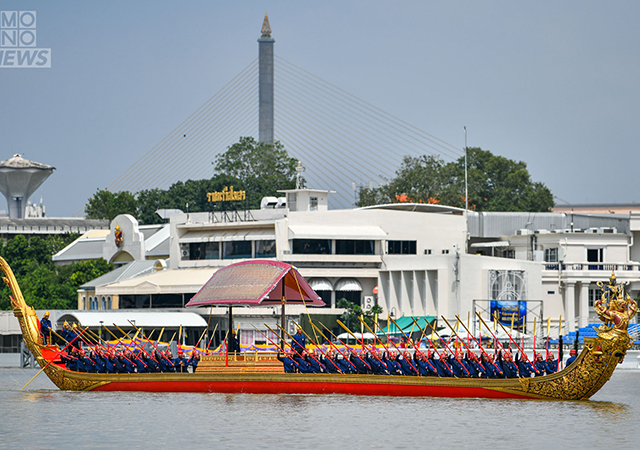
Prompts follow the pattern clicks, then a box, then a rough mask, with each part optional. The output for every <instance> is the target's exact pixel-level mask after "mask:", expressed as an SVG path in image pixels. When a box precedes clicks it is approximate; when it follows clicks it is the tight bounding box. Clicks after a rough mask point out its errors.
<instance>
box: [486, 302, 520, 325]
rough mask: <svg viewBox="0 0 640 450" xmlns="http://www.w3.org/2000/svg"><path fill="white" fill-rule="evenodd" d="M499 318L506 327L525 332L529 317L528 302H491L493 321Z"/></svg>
mask: <svg viewBox="0 0 640 450" xmlns="http://www.w3.org/2000/svg"><path fill="white" fill-rule="evenodd" d="M495 317H497V318H498V322H500V323H501V324H502V325H504V326H505V327H511V323H512V322H511V320H513V327H514V328H517V329H521V330H524V326H525V325H526V322H525V321H526V317H527V302H526V301H517V300H491V319H492V320H495Z"/></svg>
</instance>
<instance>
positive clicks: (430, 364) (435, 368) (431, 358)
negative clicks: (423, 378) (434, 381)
mask: <svg viewBox="0 0 640 450" xmlns="http://www.w3.org/2000/svg"><path fill="white" fill-rule="evenodd" d="M425 363H426V366H427V370H428V371H429V376H433V377H439V376H440V375H441V374H440V371H439V370H440V366H439V365H438V361H437V360H436V356H435V352H434V351H433V350H429V351H428V352H427V358H426V359H425Z"/></svg>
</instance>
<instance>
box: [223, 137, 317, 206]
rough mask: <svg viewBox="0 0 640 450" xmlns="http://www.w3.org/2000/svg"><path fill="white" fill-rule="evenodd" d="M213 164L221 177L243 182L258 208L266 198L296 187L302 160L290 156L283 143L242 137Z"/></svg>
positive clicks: (252, 204)
mask: <svg viewBox="0 0 640 450" xmlns="http://www.w3.org/2000/svg"><path fill="white" fill-rule="evenodd" d="M213 164H214V165H215V170H216V172H217V174H219V175H227V176H229V177H233V178H235V179H238V180H240V182H241V183H242V184H243V185H244V187H245V189H246V190H247V191H248V192H247V196H248V197H249V207H250V208H258V207H259V206H260V201H261V200H262V198H263V197H267V196H273V197H277V196H278V195H279V194H278V190H283V189H295V187H296V174H297V172H296V166H297V165H298V161H297V160H296V159H295V158H292V157H290V156H289V154H288V153H287V151H286V150H285V149H284V146H283V145H282V144H281V143H280V142H279V141H275V142H274V143H273V144H266V143H264V142H257V141H256V140H255V139H253V138H252V137H241V138H240V140H239V141H238V142H237V143H235V144H233V145H232V146H231V147H229V149H228V150H227V151H226V152H224V153H222V154H220V155H218V157H217V158H216V160H215V161H214V163H213ZM302 185H303V186H304V179H303V180H302ZM234 189H235V186H234Z"/></svg>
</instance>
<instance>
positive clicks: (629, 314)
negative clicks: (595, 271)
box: [593, 271, 638, 332]
mask: <svg viewBox="0 0 640 450" xmlns="http://www.w3.org/2000/svg"><path fill="white" fill-rule="evenodd" d="M598 286H599V287H600V291H601V292H602V294H601V296H600V300H598V301H597V302H595V304H594V305H593V309H595V311H596V312H597V313H598V317H600V320H602V321H603V322H604V323H605V324H607V325H609V326H611V327H612V328H613V329H615V330H620V331H624V332H626V331H627V328H628V327H629V322H630V321H631V319H633V317H634V316H635V315H636V313H637V312H638V304H637V303H636V302H635V300H633V299H632V298H631V297H630V296H629V294H625V293H624V290H623V287H622V285H618V284H617V282H616V276H615V274H614V273H613V271H612V272H611V277H610V278H609V284H608V285H607V286H604V284H603V283H602V281H598Z"/></svg>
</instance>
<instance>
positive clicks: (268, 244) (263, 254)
mask: <svg viewBox="0 0 640 450" xmlns="http://www.w3.org/2000/svg"><path fill="white" fill-rule="evenodd" d="M275 257H276V241H275V239H270V240H264V241H256V258H275Z"/></svg>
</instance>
